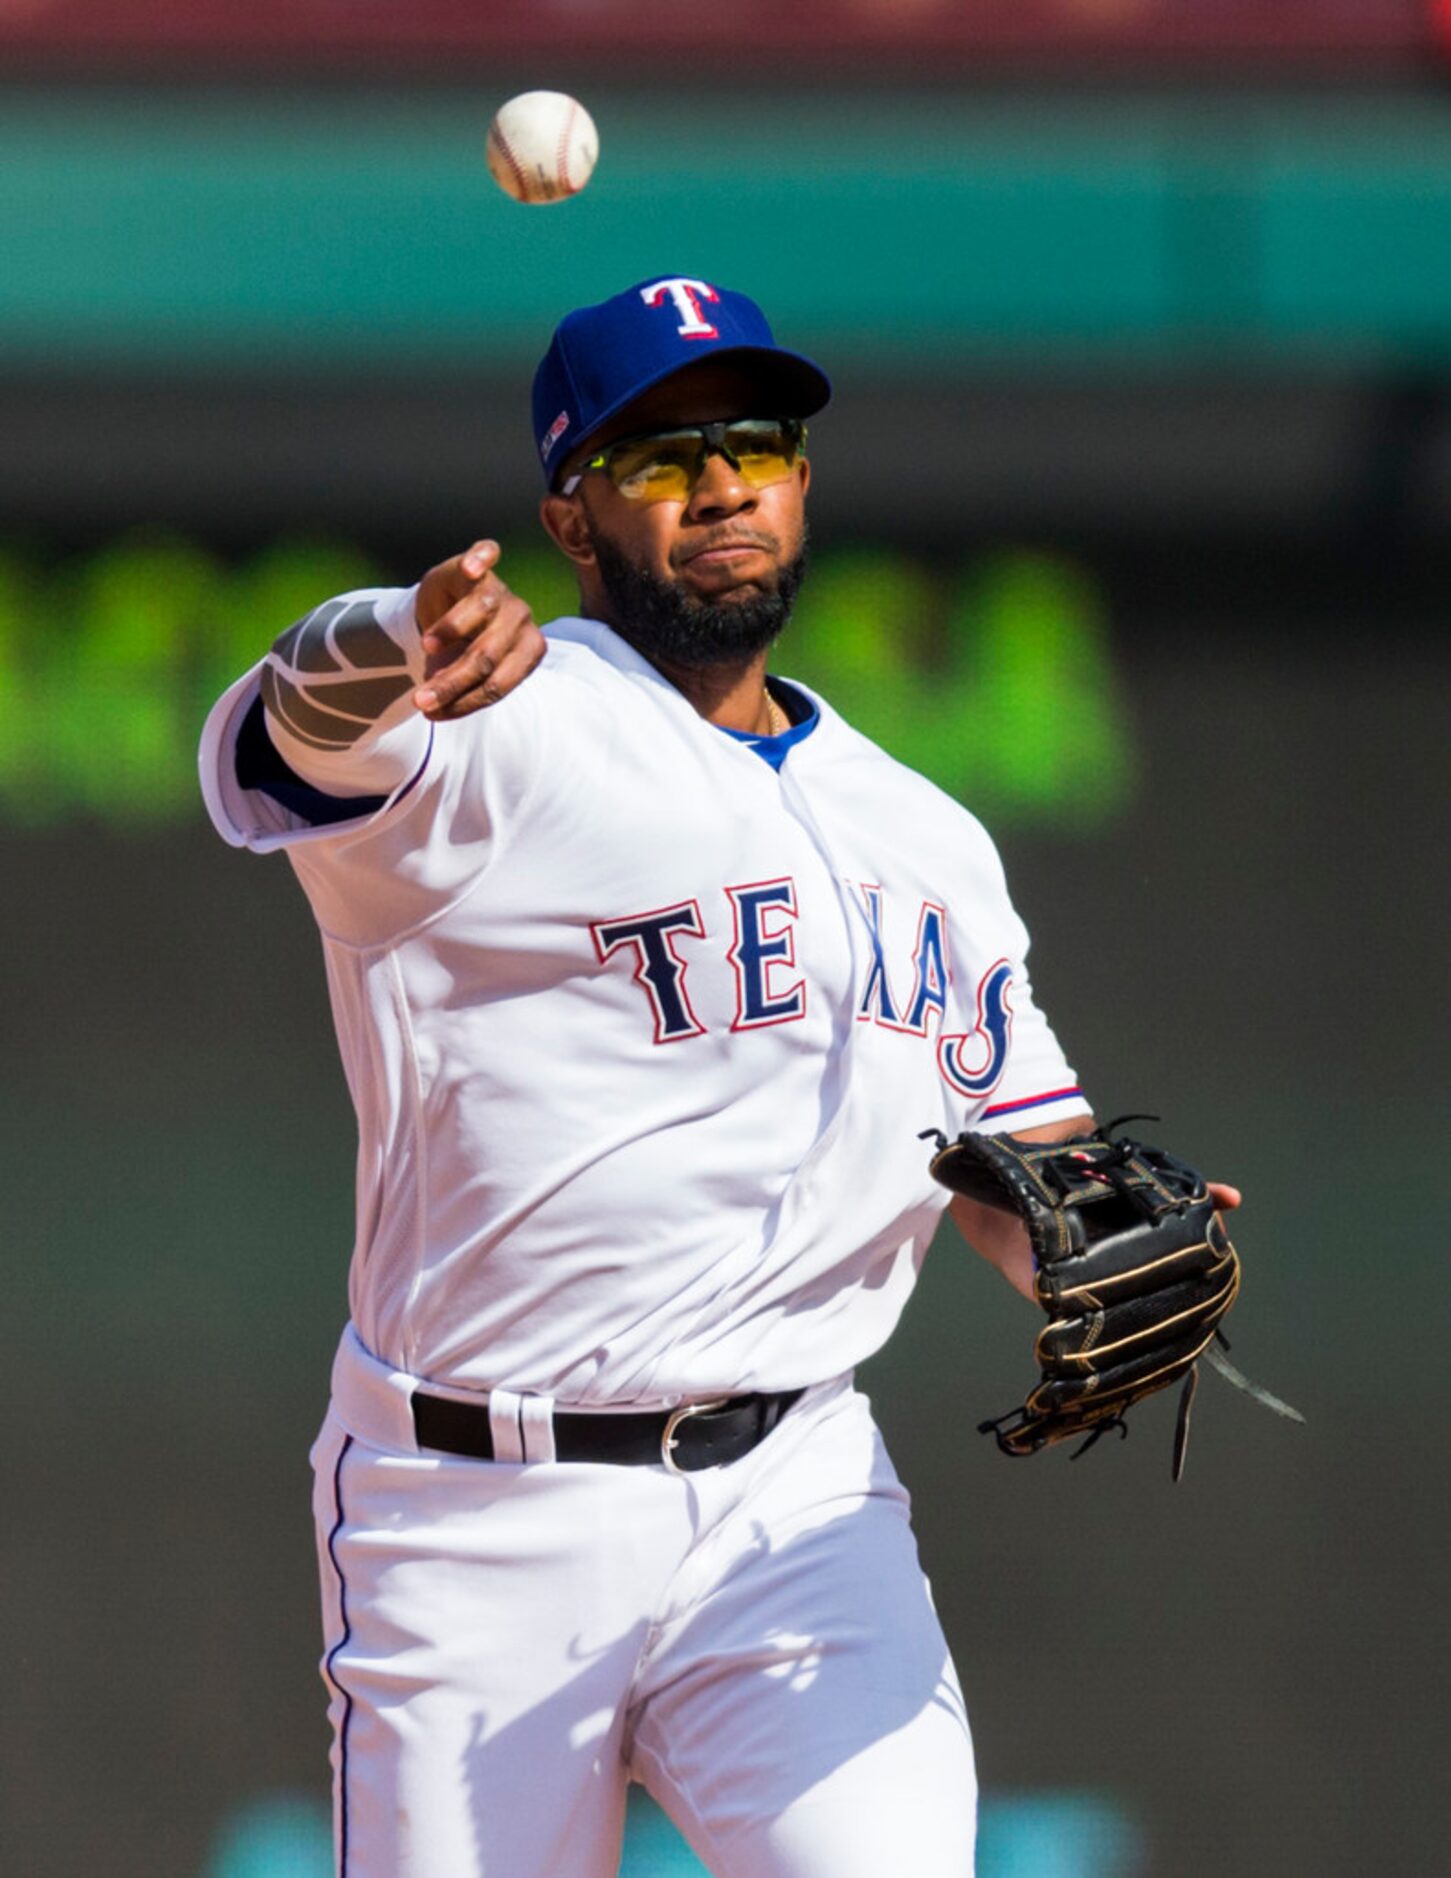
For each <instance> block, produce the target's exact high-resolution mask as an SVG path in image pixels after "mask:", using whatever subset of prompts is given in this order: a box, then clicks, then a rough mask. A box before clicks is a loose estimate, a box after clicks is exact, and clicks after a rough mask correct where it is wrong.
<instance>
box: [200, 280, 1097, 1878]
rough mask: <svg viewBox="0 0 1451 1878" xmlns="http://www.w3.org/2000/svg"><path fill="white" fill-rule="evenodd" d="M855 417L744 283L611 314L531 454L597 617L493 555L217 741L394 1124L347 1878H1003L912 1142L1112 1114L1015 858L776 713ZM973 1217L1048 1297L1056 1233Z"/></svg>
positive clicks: (357, 1081)
mask: <svg viewBox="0 0 1451 1878" xmlns="http://www.w3.org/2000/svg"><path fill="white" fill-rule="evenodd" d="M829 395H830V388H829V386H828V383H827V380H826V378H825V377H824V375H823V374H822V372H821V371H820V370H819V369H818V368H817V367H816V366H815V365H814V364H812V363H811V362H810V361H809V360H807V359H805V358H803V357H801V356H800V355H798V354H796V353H793V352H790V351H788V350H786V349H784V348H782V347H780V346H778V345H777V344H776V343H775V341H774V339H773V337H772V334H771V331H770V328H769V326H768V324H767V322H766V320H765V318H764V316H763V314H762V313H761V311H760V310H759V309H758V308H757V307H756V306H755V305H754V304H753V303H752V302H751V301H750V300H748V299H747V298H745V297H744V296H743V295H741V294H739V293H734V292H731V291H729V290H728V289H726V288H724V287H720V286H717V285H714V284H711V283H708V282H705V281H702V280H696V279H691V278H688V277H684V276H665V277H662V278H659V279H655V280H651V281H645V282H642V283H640V284H639V285H637V286H634V287H631V288H630V289H629V290H628V291H626V292H624V293H621V294H618V295H616V296H614V297H613V298H611V299H608V300H605V301H604V302H603V303H602V304H600V305H597V306H591V307H585V308H582V309H580V310H578V311H576V312H574V313H571V314H570V315H569V316H568V317H567V318H566V319H565V320H564V321H563V322H562V323H561V325H560V326H559V328H558V329H557V331H556V332H555V334H554V337H553V341H552V343H551V345H550V347H549V350H548V353H547V355H546V357H545V358H544V360H543V363H542V364H541V365H540V367H539V371H538V374H537V376H536V379H535V385H534V400H533V415H534V435H535V439H536V443H537V447H538V449H539V453H540V456H541V459H542V464H543V471H544V477H545V482H546V494H545V496H544V500H543V507H542V511H541V514H542V519H543V524H544V527H545V529H546V530H547V532H548V534H549V536H550V538H551V539H552V541H553V542H554V543H555V545H556V546H557V547H558V548H559V550H560V551H561V552H562V553H563V554H565V555H566V556H567V557H568V558H569V560H570V561H571V562H572V563H573V566H574V570H575V572H576V574H577V576H578V581H579V590H580V610H579V616H578V617H577V618H571V619H561V620H556V621H554V622H553V623H552V624H551V625H550V626H549V627H548V628H547V629H546V630H545V631H544V632H543V633H541V632H540V631H539V629H538V628H537V627H536V626H535V624H534V622H533V621H532V619H531V618H530V616H529V613H528V610H527V608H526V607H525V606H524V604H523V603H522V602H521V601H520V600H519V599H518V598H517V597H515V596H514V595H512V594H511V593H510V592H509V590H508V588H507V587H506V586H505V585H504V584H503V582H502V581H501V579H500V577H499V575H498V573H497V571H496V563H497V558H498V554H497V549H496V547H495V546H494V544H493V543H491V542H480V543H476V544H475V545H474V546H473V547H471V548H470V549H469V550H468V551H467V552H466V553H463V554H461V555H458V556H456V557H454V558H453V559H451V560H448V561H445V562H443V563H442V564H441V565H440V566H438V567H435V568H433V569H432V570H431V571H430V572H429V573H428V574H426V575H425V576H424V577H423V579H422V580H421V581H420V582H419V583H418V585H417V586H416V587H413V588H410V589H407V590H403V591H393V590H385V591H364V592H355V593H349V594H344V595H341V596H340V597H338V598H336V599H333V600H329V601H327V602H326V603H324V604H323V605H320V606H319V607H318V608H317V609H316V611H314V612H313V613H311V614H310V615H309V616H308V617H307V618H306V619H304V620H302V621H300V622H298V623H297V624H296V625H294V626H291V627H289V628H288V629H287V630H286V631H285V632H284V633H282V635H281V637H280V638H278V639H277V641H276V643H275V644H274V645H273V647H272V648H271V650H270V651H269V652H268V653H267V655H266V656H265V657H264V658H263V659H262V661H261V663H260V664H259V665H258V666H257V667H256V668H255V669H254V670H252V671H250V672H248V673H247V674H246V675H245V676H243V677H242V678H240V679H239V680H238V681H237V682H236V683H235V684H234V685H233V686H232V687H231V688H230V689H229V690H228V691H227V692H226V694H225V695H224V696H223V697H222V699H221V700H220V701H219V703H218V704H217V705H216V707H215V708H214V710H213V711H212V714H211V716H210V718H209V720H208V723H207V727H206V731H205V735H204V740H203V747H202V758H201V768H202V780H203V787H204V791H205V795H206V800H207V804H208V808H209V810H210V813H211V816H212V819H213V821H214V822H215V824H216V826H217V828H218V829H219V831H220V832H221V834H222V835H223V837H224V838H225V839H226V840H227V841H229V842H231V843H232V844H234V845H236V846H244V847H247V848H250V849H253V850H254V851H257V852H261V853H266V852H269V851H272V850H274V849H282V850H284V851H285V852H286V854H287V855H288V857H289V859H290V861H291V862H292V865H293V867H294V868H295V870H296V873H297V876H298V878H299V880H300V881H301V883H302V886H303V888H304V890H305V891H306V893H307V896H308V898H309V900H310V902H311V904H312V908H313V912H314V914H315V916H316V919H317V923H318V926H319V929H320V931H321V934H322V941H323V948H324V952H325V956H326V962H327V974H328V984H329V989H330V993H331V998H332V1006H333V1012H334V1016H335V1019H336V1024H337V1032H338V1039H339V1044H340V1048H341V1053H342V1058H343V1065H344V1069H345V1072H346V1075H347V1079H348V1085H349V1089H350V1091H351V1094H352V1098H353V1102H354V1104H355V1106H356V1110H357V1116H358V1129H359V1156H358V1172H357V1239H356V1244H355V1247H354V1252H353V1259H352V1267H351V1275H350V1281H349V1302H350V1307H351V1308H350V1316H351V1321H350V1322H349V1324H348V1326H347V1328H346V1330H345V1331H344V1333H343V1337H342V1341H341V1344H340V1346H339V1350H338V1354H337V1359H336V1364H335V1367H334V1371H333V1378H332V1396H331V1405H330V1407H329V1410H328V1413H327V1417H326V1421H325V1423H324V1425H323V1428H322V1432H321V1434H320V1436H319V1438H318V1441H317V1443H316V1446H315V1448H314V1452H313V1462H314V1469H315V1480H316V1486H315V1514H316V1522H317V1535H318V1556H319V1566H320V1572H321V1581H322V1591H323V1616H324V1628H325V1655H324V1658H323V1674H324V1678H325V1681H326V1685H327V1688H328V1691H329V1694H330V1704H331V1720H332V1726H333V1768H334V1776H335V1779H334V1792H335V1817H336V1836H337V1858H338V1869H339V1871H340V1872H341V1873H343V1874H345V1875H346V1878H405V1875H406V1878H423V1875H427V1878H471V1875H473V1874H488V1875H489V1878H612V1874H614V1872H615V1871H616V1869H617V1865H618V1860H619V1853H620V1843H621V1835H622V1829H623V1820H624V1807H625V1792H626V1786H627V1783H628V1782H629V1781H630V1780H637V1781H640V1782H641V1783H643V1784H644V1786H645V1787H646V1788H648V1790H649V1791H650V1792H651V1793H652V1794H653V1795H654V1797H655V1798H656V1799H657V1800H658V1801H659V1803H660V1804H661V1806H663V1807H664V1809H665V1810H666V1812H667V1813H669V1814H670V1816H671V1817H672V1818H673V1819H674V1820H675V1822H676V1823H677V1825H678V1826H679V1827H680V1829H681V1831H682V1832H683V1833H684V1835H685V1837H686V1838H687V1839H688V1840H689V1841H690V1842H691V1844H692V1845H693V1846H694V1847H695V1849H696V1851H697V1852H698V1853H699V1855H700V1857H701V1859H702V1860H703V1861H704V1863H705V1864H706V1865H707V1866H708V1867H709V1869H710V1870H711V1871H712V1872H714V1873H717V1874H720V1875H721V1878H881V1874H882V1873H884V1872H888V1871H894V1872H910V1873H912V1874H913V1878H949V1875H950V1878H962V1875H963V1874H966V1873H970V1872H971V1869H972V1857H973V1853H972V1847H973V1830H974V1816H975V1783H974V1775H973V1761H972V1750H971V1743H970V1738H969V1731H968V1723H967V1717H966V1714H965V1712H964V1708H963V1700H962V1696H961V1693H960V1690H959V1687H958V1682H957V1678H956V1675H955V1673H954V1670H953V1666H952V1662H951V1659H950V1657H949V1654H948V1650H947V1647H946V1644H945V1642H944V1640H943V1636H942V1632H941V1629H940V1627H939V1624H938V1621H937V1618H936V1616H935V1614H934V1612H933V1608H932V1603H931V1599H930V1596H929V1593H928V1590H927V1587H926V1583H925V1581H924V1579H923V1576H922V1572H921V1568H920V1566H919V1564H918V1560H917V1555H916V1548H915V1544H914V1541H913V1537H912V1533H911V1529H910V1526H909V1523H908V1502H907V1496H906V1494H905V1492H904V1490H903V1489H902V1487H901V1485H900V1484H899V1483H898V1480H897V1478H896V1475H895V1474H894V1472H893V1470H892V1466H891V1463H890V1461H889V1460H888V1458H887V1455H886V1453H885V1451H884V1449H883V1446H882V1442H881V1438H880V1436H879V1434H878V1432H877V1430H876V1428H875V1426H874V1424H873V1421H872V1418H871V1414H870V1410H869V1406H868V1404H867V1402H866V1400H865V1399H864V1398H863V1397H862V1396H861V1395H860V1394H859V1393H858V1392H857V1391H856V1389H855V1388H854V1387H853V1382H852V1372H853V1369H854V1367H855V1365H856V1364H857V1363H859V1362H861V1361H862V1360H863V1359H864V1358H866V1357H868V1356H870V1355H871V1353H872V1352H873V1351H874V1350H876V1349H878V1348H879V1347H880V1346H881V1345H882V1344H883V1342H884V1341H885V1340H886V1338H887V1337H888V1336H889V1335H890V1334H891V1331H892V1328H893V1326H894V1325H895V1323H896V1321H897V1318H898V1316H899V1314H900V1312H901V1310H902V1308H903V1305H904V1304H905V1302H906V1299H907V1296H908V1294H909V1292H910V1291H911V1289H912V1285H913V1283H914V1280H915V1278H916V1275H917V1271H918V1269H919V1267H920V1265H921V1261H922V1258H923V1255H924V1253H925V1251H926V1248H927V1245H928V1242H929V1241H930V1240H931V1238H932V1236H933V1231H934V1228H935V1226H936V1224H937V1222H938V1219H939V1216H940V1212H941V1210H942V1208H943V1206H944V1205H945V1204H946V1203H947V1200H948V1195H947V1193H946V1192H945V1190H944V1189H943V1188H942V1187H940V1186H938V1185H937V1184H936V1183H935V1182H934V1181H933V1180H932V1178H931V1177H930V1175H929V1172H928V1165H927V1162H928V1156H927V1153H926V1151H925V1150H924V1146H923V1143H922V1142H921V1141H920V1140H919V1139H918V1134H919V1131H921V1130H923V1129H928V1128H938V1129H941V1130H942V1131H943V1132H944V1133H946V1134H947V1135H955V1134H956V1133H958V1131H959V1130H962V1129H964V1128H970V1129H974V1130H984V1131H995V1130H1005V1129H1011V1130H1012V1131H1013V1132H1015V1133H1016V1134H1018V1135H1019V1136H1028V1137H1030V1138H1035V1139H1036V1138H1043V1139H1056V1138H1058V1137H1060V1136H1066V1135H1068V1134H1070V1133H1073V1132H1074V1131H1076V1130H1078V1129H1080V1128H1081V1127H1082V1126H1083V1125H1084V1122H1085V1119H1086V1118H1087V1115H1088V1106H1087V1104H1086V1102H1085V1100H1084V1098H1083V1096H1082V1094H1081V1093H1080V1091H1079V1089H1078V1086H1077V1082H1076V1079H1075V1077H1074V1074H1073V1072H1072V1071H1071V1070H1070V1069H1069V1067H1068V1066H1067V1064H1066V1063H1065V1061H1064V1059H1063V1056H1062V1053H1061V1052H1060V1050H1059V1047H1058V1045H1057V1043H1056V1042H1055V1040H1054V1037H1053V1034H1052V1032H1051V1031H1050V1029H1049V1027H1048V1025H1047V1023H1046V1022H1045V1020H1044V1018H1043V1017H1042V1015H1041V1014H1040V1013H1039V1011H1038V1009H1037V1008H1036V1006H1035V1004H1034V1002H1033V997H1032V994H1031V991H1030V988H1029V983H1028V977H1027V972H1026V968H1025V964H1024V960H1025V956H1026V953H1027V948H1028V939H1027V934H1026V932H1025V931H1024V928H1023V926H1022V923H1021V922H1020V920H1019V919H1018V917H1017V915H1016V914H1015V913H1014V911H1013V908H1012V906H1011V904H1010V901H1009V899H1008V895H1007V892H1006V889H1005V886H1004V881H1003V874H1002V869H1001V866H1000V864H999V861H998V858H997V855H996V853H995V852H994V849H993V846H992V843H991V841H990V840H989V838H988V836H987V835H986V834H985V832H984V831H983V829H982V828H981V827H980V826H979V825H978V823H977V822H976V821H975V820H974V819H973V818H972V817H971V816H970V815H969V814H968V813H967V812H966V811H965V810H964V809H963V808H961V807H960V806H959V805H958V804H957V803H955V802H953V801H952V800H950V799H949V798H948V797H946V796H945V795H943V794H942V793H941V792H940V791H939V790H937V789H936V788H935V787H934V786H933V785H931V784H930V783H928V782H926V781H925V780H924V779H923V778H922V777H920V776H918V775H915V774H914V773H912V772H911V771H909V770H907V769H905V768H903V767H902V766H901V765H899V764H898V763H896V762H895V761H893V759H892V758H891V757H890V756H888V755H886V754H885V753H884V752H883V751H881V750H880V749H878V748H877V747H875V746H874V745H873V744H871V743H870V742H868V741H867V740H866V739H865V738H864V737H862V736H860V735H859V734H858V733H857V732H855V731H854V730H852V729H851V728H850V726H849V725H847V724H846V723H844V722H843V721H842V720H841V719H840V718H839V717H838V716H837V715H836V714H835V713H834V712H833V711H832V709H831V707H830V705H829V704H828V703H827V702H826V700H825V699H823V698H820V697H818V696H816V695H815V694H814V693H813V692H812V691H810V690H809V689H808V688H807V687H806V686H804V685H801V684H797V683H794V682H791V681H788V680H786V679H784V678H778V677H775V676H771V677H769V678H768V677H767V674H766V664H767V657H768V652H769V649H770V647H771V646H772V644H773V643H774V641H775V639H776V638H777V636H778V634H779V633H780V632H781V630H782V628H783V627H784V626H785V625H786V622H787V619H788V615H789V613H790V608H791V602H792V599H793V597H794V595H795V593H796V591H797V588H798V586H799V583H800V581H801V578H802V572H803V566H804V556H805V544H806V523H805V508H804V504H805V499H806V494H807V488H808V484H809V480H810V469H809V464H808V460H807V456H806V451H805V441H806V430H805V420H807V419H808V418H811V417H813V416H814V415H815V414H816V413H817V412H818V411H819V410H821V409H822V407H823V406H824V405H825V404H826V402H827V400H828V397H829ZM892 656H893V648H892V647H891V646H890V645H888V644H884V645H883V647H882V657H883V659H884V660H887V659H890V658H891V657H892ZM952 1205H953V1207H954V1211H955V1214H956V1217H957V1220H958V1223H959V1225H960V1226H961V1227H962V1229H963V1231H964V1233H965V1235H966V1237H967V1238H968V1239H969V1241H970V1242H971V1243H972V1244H973V1245H974V1246H975V1247H976V1248H977V1249H978V1250H979V1251H980V1252H982V1253H983V1254H984V1255H985V1256H986V1257H987V1258H988V1259H989V1260H991V1261H992V1262H993V1263H995V1264H996V1265H998V1266H999V1267H1000V1268H1001V1269H1002V1270H1003V1271H1004V1273H1005V1274H1006V1275H1007V1276H1008V1278H1009V1279H1010V1280H1011V1281H1012V1282H1013V1283H1015V1284H1016V1285H1017V1286H1018V1288H1019V1289H1021V1290H1027V1289H1028V1288H1029V1285H1030V1282H1031V1279H1030V1267H1031V1262H1030V1257H1029V1252H1028V1244H1027V1240H1026V1237H1025V1235H1024V1233H1023V1231H1022V1229H1021V1227H1020V1226H1019V1224H1018V1222H1017V1221H1016V1219H1014V1218H1012V1217H1010V1216H1009V1215H1008V1214H1007V1213H1005V1212H998V1211H995V1210H994V1209H992V1208H990V1207H988V1206H984V1205H981V1204H978V1203H976V1202H974V1201H972V1200H969V1199H954V1200H953V1201H952Z"/></svg>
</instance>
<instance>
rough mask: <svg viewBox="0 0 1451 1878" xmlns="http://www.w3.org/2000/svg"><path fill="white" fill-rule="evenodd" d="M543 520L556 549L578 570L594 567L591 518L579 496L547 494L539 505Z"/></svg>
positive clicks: (540, 517) (547, 533)
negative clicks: (567, 557) (565, 555)
mask: <svg viewBox="0 0 1451 1878" xmlns="http://www.w3.org/2000/svg"><path fill="white" fill-rule="evenodd" d="M539 519H540V521H541V522H543V524H544V532H545V534H546V535H548V537H549V539H550V540H551V541H552V542H553V543H554V545H555V547H556V548H558V549H559V551H560V552H561V553H562V554H567V555H568V556H569V558H570V560H571V561H573V562H574V564H575V566H576V567H593V566H594V560H595V551H594V542H593V540H592V539H591V536H590V529H589V519H588V517H587V516H586V515H585V512H584V504H583V503H582V502H581V501H580V499H579V497H578V496H559V495H552V494H551V495H547V496H546V497H545V498H544V500H543V501H542V502H541V503H540V505H539Z"/></svg>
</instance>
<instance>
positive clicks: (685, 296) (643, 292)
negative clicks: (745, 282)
mask: <svg viewBox="0 0 1451 1878" xmlns="http://www.w3.org/2000/svg"><path fill="white" fill-rule="evenodd" d="M667 294H668V295H669V297H670V299H671V301H672V302H673V303H674V306H675V311H676V312H677V313H678V314H679V315H680V324H679V325H678V326H677V327H676V329H675V330H676V331H677V332H678V333H679V334H680V337H681V338H682V339H719V338H720V333H719V331H718V330H717V329H716V328H715V327H714V326H712V325H711V323H710V321H709V320H708V319H707V318H706V317H705V315H704V314H703V313H702V312H701V310H700V302H701V301H702V300H719V299H720V295H719V294H718V293H717V292H716V290H715V288H714V287H712V286H710V285H709V284H708V283H707V282H706V281H703V280H682V279H681V278H680V276H679V275H678V274H677V275H676V276H674V278H672V279H670V280H657V281H652V282H651V284H650V285H649V286H648V287H642V288H641V289H640V298H641V299H642V300H643V301H644V302H645V304H646V306H663V305H664V303H665V297H666V295H667Z"/></svg>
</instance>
